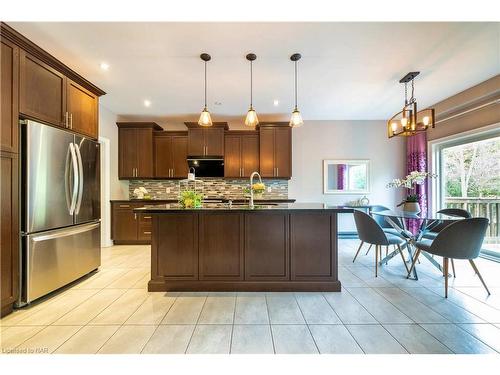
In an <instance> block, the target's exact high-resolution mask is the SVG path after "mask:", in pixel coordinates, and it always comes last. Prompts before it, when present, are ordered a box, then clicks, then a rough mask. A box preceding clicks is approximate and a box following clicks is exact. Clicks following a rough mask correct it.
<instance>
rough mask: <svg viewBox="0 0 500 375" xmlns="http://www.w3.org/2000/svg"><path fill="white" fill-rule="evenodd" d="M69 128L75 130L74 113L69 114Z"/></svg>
mask: <svg viewBox="0 0 500 375" xmlns="http://www.w3.org/2000/svg"><path fill="white" fill-rule="evenodd" d="M69 128H70V129H73V113H70V114H69Z"/></svg>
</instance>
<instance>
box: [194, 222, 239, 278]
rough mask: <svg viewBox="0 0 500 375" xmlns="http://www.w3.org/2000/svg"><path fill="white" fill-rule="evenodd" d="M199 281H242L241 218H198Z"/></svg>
mask: <svg viewBox="0 0 500 375" xmlns="http://www.w3.org/2000/svg"><path fill="white" fill-rule="evenodd" d="M199 218H200V230H199V249H200V250H199V251H200V252H199V260H200V264H199V267H200V269H199V278H200V280H243V230H242V229H243V215H242V214H240V213H210V212H207V213H203V214H200V215H199Z"/></svg>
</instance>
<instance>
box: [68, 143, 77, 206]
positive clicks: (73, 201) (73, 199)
mask: <svg viewBox="0 0 500 375" xmlns="http://www.w3.org/2000/svg"><path fill="white" fill-rule="evenodd" d="M69 152H70V154H71V162H72V165H73V191H72V196H71V205H70V207H69V214H70V215H73V214H74V213H75V207H76V199H77V194H78V175H77V173H78V161H77V159H76V152H75V145H74V143H70V144H69Z"/></svg>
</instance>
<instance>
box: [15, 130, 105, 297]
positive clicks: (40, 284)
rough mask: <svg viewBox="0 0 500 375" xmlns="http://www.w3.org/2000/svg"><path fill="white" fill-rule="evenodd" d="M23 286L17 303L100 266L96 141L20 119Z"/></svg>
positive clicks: (98, 185)
mask: <svg viewBox="0 0 500 375" xmlns="http://www.w3.org/2000/svg"><path fill="white" fill-rule="evenodd" d="M20 126H21V138H20V139H21V173H20V176H21V181H20V187H21V197H22V198H21V262H20V263H21V285H22V292H21V296H20V300H19V301H18V305H24V304H27V303H30V302H31V301H33V300H35V299H37V298H39V297H42V296H44V295H46V294H48V293H50V292H52V291H54V290H56V289H58V288H60V287H62V286H64V285H66V284H68V283H70V282H72V281H74V280H76V279H78V278H80V277H82V276H84V275H85V274H87V273H89V272H92V271H93V270H95V269H97V268H98V267H99V266H100V263H101V228H100V179H99V177H100V166H99V143H97V142H95V141H94V140H92V139H89V138H85V137H82V136H79V135H75V134H73V133H70V132H68V131H65V130H62V129H57V128H54V127H51V126H48V125H44V124H40V123H37V122H34V121H21V124H20Z"/></svg>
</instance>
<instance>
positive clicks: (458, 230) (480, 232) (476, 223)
mask: <svg viewBox="0 0 500 375" xmlns="http://www.w3.org/2000/svg"><path fill="white" fill-rule="evenodd" d="M488 223H489V220H488V219H487V218H484V217H474V218H468V219H463V220H460V221H456V222H454V223H452V224H450V225H448V226H446V228H444V229H443V230H442V231H441V232H439V233H438V234H437V236H436V238H435V239H434V240H433V241H432V240H429V239H423V240H420V241H417V242H416V243H415V247H416V248H417V252H416V254H415V257H414V258H413V263H412V265H411V267H410V270H409V271H408V277H409V276H410V274H411V272H412V271H413V267H415V263H416V261H417V259H418V257H419V255H420V253H421V252H422V251H425V252H427V253H429V254H433V255H437V256H441V257H443V274H444V278H445V279H444V285H445V286H444V296H445V297H446V298H448V260H449V259H467V260H468V261H469V263H470V265H471V266H472V268H473V269H474V271H475V272H476V274H477V275H478V276H479V280H481V283H482V284H483V286H484V288H485V289H486V291H487V292H488V294H491V293H490V291H489V289H488V287H487V286H486V283H485V282H484V280H483V277H482V276H481V274H480V273H479V270H478V269H477V267H476V264H475V263H474V259H476V258H477V257H478V256H479V252H480V251H481V246H482V244H483V240H484V235H485V234H486V229H487V228H488Z"/></svg>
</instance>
